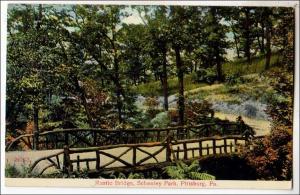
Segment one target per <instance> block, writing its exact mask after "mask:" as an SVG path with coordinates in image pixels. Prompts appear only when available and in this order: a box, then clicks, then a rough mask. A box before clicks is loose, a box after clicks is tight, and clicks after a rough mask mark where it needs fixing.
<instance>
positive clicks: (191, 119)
mask: <svg viewBox="0 0 300 195" xmlns="http://www.w3.org/2000/svg"><path fill="white" fill-rule="evenodd" d="M185 116H186V120H187V123H188V124H192V125H197V124H199V123H201V122H203V120H204V121H205V120H206V119H207V118H208V117H210V118H212V117H213V116H214V110H213V109H212V104H211V103H209V102H208V101H206V100H203V101H202V102H196V101H195V102H187V103H186V105H185Z"/></svg>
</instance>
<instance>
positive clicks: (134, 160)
mask: <svg viewBox="0 0 300 195" xmlns="http://www.w3.org/2000/svg"><path fill="white" fill-rule="evenodd" d="M132 164H133V166H135V165H136V147H135V146H134V147H133V148H132Z"/></svg>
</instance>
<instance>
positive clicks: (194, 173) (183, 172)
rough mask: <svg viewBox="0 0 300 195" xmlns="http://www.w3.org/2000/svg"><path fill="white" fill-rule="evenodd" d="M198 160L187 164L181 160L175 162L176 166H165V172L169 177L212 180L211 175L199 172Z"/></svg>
mask: <svg viewBox="0 0 300 195" xmlns="http://www.w3.org/2000/svg"><path fill="white" fill-rule="evenodd" d="M200 170H201V168H200V165H199V161H193V162H192V163H191V165H187V164H185V163H183V162H182V161H179V162H177V166H167V167H165V172H166V173H167V174H168V175H169V176H170V178H171V179H192V180H214V179H215V177H214V176H213V175H210V174H207V173H201V172H200Z"/></svg>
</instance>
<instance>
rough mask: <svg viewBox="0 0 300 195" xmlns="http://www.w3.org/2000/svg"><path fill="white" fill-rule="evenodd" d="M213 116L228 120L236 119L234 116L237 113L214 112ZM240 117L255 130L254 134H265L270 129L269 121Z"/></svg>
mask: <svg viewBox="0 0 300 195" xmlns="http://www.w3.org/2000/svg"><path fill="white" fill-rule="evenodd" d="M215 117H218V118H220V119H228V120H229V121H236V118H237V117H238V115H235V114H225V113H222V112H216V113H215ZM242 118H243V120H244V121H245V123H246V124H247V125H249V126H251V127H252V128H253V129H254V130H255V132H256V136H260V135H267V134H269V133H270V130H271V122H270V121H267V120H258V119H252V118H249V117H245V116H242Z"/></svg>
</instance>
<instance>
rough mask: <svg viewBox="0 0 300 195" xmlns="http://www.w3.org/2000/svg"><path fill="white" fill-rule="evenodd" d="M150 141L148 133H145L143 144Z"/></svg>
mask: <svg viewBox="0 0 300 195" xmlns="http://www.w3.org/2000/svg"><path fill="white" fill-rule="evenodd" d="M147 141H148V133H147V131H144V140H143V142H147Z"/></svg>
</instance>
